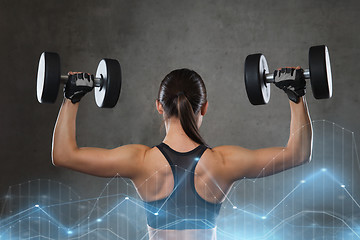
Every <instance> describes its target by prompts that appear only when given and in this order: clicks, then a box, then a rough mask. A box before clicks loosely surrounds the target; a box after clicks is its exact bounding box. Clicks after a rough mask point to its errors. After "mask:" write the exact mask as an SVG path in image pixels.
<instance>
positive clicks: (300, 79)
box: [274, 68, 306, 103]
mask: <svg viewBox="0 0 360 240" xmlns="http://www.w3.org/2000/svg"><path fill="white" fill-rule="evenodd" d="M274 81H275V85H276V86H277V87H278V88H280V89H282V90H284V92H285V93H286V94H287V95H288V97H289V99H290V100H291V101H293V102H295V103H298V102H299V100H300V97H302V96H304V95H305V89H306V81H305V76H304V70H303V69H302V68H282V69H281V70H275V71H274Z"/></svg>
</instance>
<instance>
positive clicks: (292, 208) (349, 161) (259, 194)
mask: <svg viewBox="0 0 360 240" xmlns="http://www.w3.org/2000/svg"><path fill="white" fill-rule="evenodd" d="M313 129H314V148H313V156H312V162H311V163H309V164H305V165H302V166H300V167H296V168H294V169H290V170H287V171H284V172H281V173H279V174H276V175H273V176H269V177H265V178H256V179H243V180H240V181H237V182H235V184H234V185H233V188H232V190H231V192H230V193H229V194H228V196H227V198H226V199H225V201H224V203H223V205H222V208H221V211H220V216H219V218H218V220H217V235H218V239H224V240H230V239H247V240H249V239H254V240H255V239H288V240H292V239H293V240H298V239H299V240H302V239H346V240H348V239H360V204H359V203H360V163H359V156H358V151H357V145H356V141H355V134H354V132H352V131H350V130H348V129H345V128H343V127H341V126H339V125H337V124H335V123H332V122H329V121H326V120H320V121H313ZM2 197H3V198H2V201H1V202H2V206H1V209H0V210H1V214H0V240H2V239H131V240H133V239H139V240H142V239H148V235H147V227H146V226H147V225H146V216H145V211H146V210H145V208H144V203H143V202H142V201H141V199H140V198H139V197H138V195H137V192H136V189H135V188H134V186H133V185H132V183H131V182H130V181H129V180H126V179H122V178H119V177H116V176H115V177H114V178H112V179H110V180H109V182H108V183H107V184H106V185H105V186H104V188H103V190H102V191H101V192H100V193H99V194H98V195H97V196H94V197H93V198H86V199H83V198H81V196H79V195H78V194H77V193H76V192H74V191H73V190H72V188H71V186H67V185H64V184H62V183H61V182H55V181H53V180H51V179H38V180H30V181H28V182H24V183H21V184H19V185H15V186H10V187H9V189H8V192H7V194H6V195H5V196H2Z"/></svg>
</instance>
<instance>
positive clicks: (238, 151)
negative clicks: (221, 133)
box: [212, 145, 253, 164]
mask: <svg viewBox="0 0 360 240" xmlns="http://www.w3.org/2000/svg"><path fill="white" fill-rule="evenodd" d="M212 151H213V152H214V153H215V154H216V155H218V156H219V158H221V160H222V163H224V164H226V163H228V162H231V161H234V160H241V159H244V158H247V157H248V155H250V154H251V153H252V152H253V151H252V150H250V149H246V148H243V147H240V146H234V145H222V146H217V147H214V148H213V149H212Z"/></svg>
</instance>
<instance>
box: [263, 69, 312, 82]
mask: <svg viewBox="0 0 360 240" xmlns="http://www.w3.org/2000/svg"><path fill="white" fill-rule="evenodd" d="M265 77H266V83H273V82H274V73H267V74H265ZM304 77H305V79H310V70H309V69H304Z"/></svg>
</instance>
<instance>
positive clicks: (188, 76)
mask: <svg viewBox="0 0 360 240" xmlns="http://www.w3.org/2000/svg"><path fill="white" fill-rule="evenodd" d="M206 96H207V94H206V88H205V84H204V82H203V80H202V79H201V77H200V75H199V74H197V73H196V72H195V71H193V70H189V69H186V68H183V69H177V70H174V71H172V72H170V73H169V74H168V75H166V76H165V78H164V79H163V80H162V82H161V84H160V89H159V93H158V101H159V102H160V103H161V104H162V106H163V107H164V111H165V116H166V118H170V117H173V116H174V117H178V118H179V119H180V123H181V126H182V128H183V130H184V132H185V133H186V135H187V136H188V137H189V138H191V140H193V141H194V142H196V143H199V144H203V145H206V146H207V144H206V143H205V141H204V139H203V138H202V137H201V135H200V131H199V128H198V126H197V122H196V116H195V115H196V114H198V113H199V112H200V111H201V108H202V106H204V104H205V103H206V102H207V100H206Z"/></svg>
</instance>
